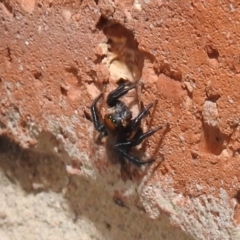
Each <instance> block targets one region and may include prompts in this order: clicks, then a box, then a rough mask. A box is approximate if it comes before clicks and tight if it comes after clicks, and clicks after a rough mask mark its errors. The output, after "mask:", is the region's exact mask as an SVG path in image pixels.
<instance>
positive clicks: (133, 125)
mask: <svg viewBox="0 0 240 240" xmlns="http://www.w3.org/2000/svg"><path fill="white" fill-rule="evenodd" d="M153 104H154V103H150V104H149V105H148V106H146V107H145V108H143V109H142V110H141V112H140V113H139V114H138V115H137V117H136V118H135V119H133V120H132V123H131V128H132V130H135V129H137V128H138V127H139V126H140V124H141V120H142V119H143V118H144V117H146V116H147V115H148V113H149V110H150V108H151V107H152V106H153Z"/></svg>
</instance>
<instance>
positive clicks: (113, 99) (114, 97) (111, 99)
mask: <svg viewBox="0 0 240 240" xmlns="http://www.w3.org/2000/svg"><path fill="white" fill-rule="evenodd" d="M129 85H130V84H123V85H120V86H119V87H118V88H117V89H115V90H113V91H112V92H110V93H109V94H108V97H107V104H108V106H109V107H114V106H116V105H117V103H118V102H119V100H118V99H119V98H120V97H122V96H123V95H125V94H126V93H128V92H129V91H130V90H131V89H133V88H135V87H136V85H132V86H129Z"/></svg>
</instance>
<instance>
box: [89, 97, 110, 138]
mask: <svg viewBox="0 0 240 240" xmlns="http://www.w3.org/2000/svg"><path fill="white" fill-rule="evenodd" d="M102 96H103V94H102V93H101V94H100V95H99V96H98V97H97V98H96V99H95V100H94V102H93V103H92V105H91V113H92V119H93V124H94V127H95V129H96V130H97V131H98V132H100V135H99V136H98V140H100V139H101V138H103V137H105V136H107V131H106V129H105V126H104V124H103V123H102V122H101V120H100V118H99V112H98V110H97V103H98V101H99V99H100V98H101V97H102Z"/></svg>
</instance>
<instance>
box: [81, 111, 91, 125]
mask: <svg viewBox="0 0 240 240" xmlns="http://www.w3.org/2000/svg"><path fill="white" fill-rule="evenodd" d="M83 114H84V117H85V118H86V119H87V120H88V121H90V122H92V116H91V114H90V113H89V112H87V111H85V110H84V111H83Z"/></svg>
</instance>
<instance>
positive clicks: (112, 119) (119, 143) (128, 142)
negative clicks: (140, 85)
mask: <svg viewBox="0 0 240 240" xmlns="http://www.w3.org/2000/svg"><path fill="white" fill-rule="evenodd" d="M136 86H137V85H130V84H126V83H125V84H122V85H120V86H118V87H117V88H116V89H115V90H114V91H112V92H110V93H109V95H108V96H107V104H108V106H109V107H110V108H113V109H114V111H113V112H112V113H110V114H106V115H105V116H104V119H103V121H102V117H101V116H100V113H99V111H98V109H97V103H98V101H99V100H100V98H101V97H102V96H103V93H101V94H100V95H99V96H98V97H97V98H96V99H95V100H94V101H93V103H92V105H91V114H92V120H93V123H94V127H95V129H96V130H97V131H98V132H100V134H99V136H98V141H99V140H101V139H102V138H103V137H107V141H106V149H107V152H108V154H110V157H111V158H112V159H118V160H119V161H120V162H123V161H124V159H127V160H129V161H130V162H132V163H133V164H135V165H137V166H140V165H143V164H146V163H150V162H153V161H154V160H153V159H149V160H146V161H142V160H140V159H139V158H138V157H135V156H132V155H130V154H129V152H130V150H131V148H133V147H135V146H137V145H139V144H140V143H142V141H143V140H144V139H146V138H148V137H150V136H151V135H153V134H154V133H155V132H157V131H158V130H160V129H161V128H162V127H161V126H160V127H157V128H155V129H153V130H149V131H147V132H145V133H144V132H143V129H142V127H141V120H142V119H143V118H144V117H146V116H147V115H148V114H149V110H150V108H151V107H152V106H153V105H154V103H151V104H149V105H148V106H146V107H144V108H143V109H142V110H141V111H140V113H139V114H138V115H137V117H136V118H134V119H132V112H131V111H130V109H129V108H128V107H127V106H126V105H125V103H123V102H122V101H120V100H119V98H120V97H122V96H123V95H125V94H126V93H128V92H129V91H130V90H131V89H133V88H135V87H136Z"/></svg>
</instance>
